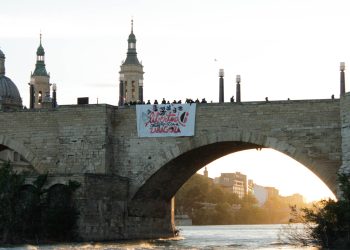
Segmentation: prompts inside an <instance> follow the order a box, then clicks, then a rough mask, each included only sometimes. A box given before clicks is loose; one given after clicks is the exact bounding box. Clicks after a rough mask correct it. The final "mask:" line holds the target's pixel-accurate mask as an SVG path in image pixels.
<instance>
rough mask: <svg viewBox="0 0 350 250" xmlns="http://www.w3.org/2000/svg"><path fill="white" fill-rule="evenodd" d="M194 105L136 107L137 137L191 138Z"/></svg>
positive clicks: (194, 116)
mask: <svg viewBox="0 0 350 250" xmlns="http://www.w3.org/2000/svg"><path fill="white" fill-rule="evenodd" d="M195 118H196V104H195V103H192V104H187V103H186V104H154V105H136V119H137V133H138V136H139V137H168V136H193V135H194V124H195Z"/></svg>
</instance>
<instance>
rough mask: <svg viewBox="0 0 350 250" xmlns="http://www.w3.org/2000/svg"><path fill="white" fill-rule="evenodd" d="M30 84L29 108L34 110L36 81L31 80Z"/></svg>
mask: <svg viewBox="0 0 350 250" xmlns="http://www.w3.org/2000/svg"><path fill="white" fill-rule="evenodd" d="M28 84H29V108H30V109H33V108H34V80H33V79H30V83H28Z"/></svg>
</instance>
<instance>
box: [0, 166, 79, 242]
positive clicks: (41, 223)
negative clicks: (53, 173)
mask: <svg viewBox="0 0 350 250" xmlns="http://www.w3.org/2000/svg"><path fill="white" fill-rule="evenodd" d="M25 178H26V175H25V174H23V173H17V172H15V171H14V170H13V169H12V167H11V164H10V163H6V164H4V165H3V166H2V167H0V241H1V242H2V243H24V242H35V243H38V242H40V241H47V240H53V241H63V240H71V239H72V237H74V236H76V235H75V227H76V223H77V219H78V215H79V213H78V210H77V209H76V207H75V206H74V203H73V199H72V196H73V192H74V191H75V190H76V189H77V188H78V187H79V186H80V184H79V183H77V182H73V181H69V184H68V185H60V186H61V187H62V189H59V190H56V191H57V192H54V193H52V194H50V192H49V191H50V190H47V189H45V188H44V187H45V185H46V182H47V174H45V175H39V176H37V178H36V179H35V181H34V182H33V183H32V184H25Z"/></svg>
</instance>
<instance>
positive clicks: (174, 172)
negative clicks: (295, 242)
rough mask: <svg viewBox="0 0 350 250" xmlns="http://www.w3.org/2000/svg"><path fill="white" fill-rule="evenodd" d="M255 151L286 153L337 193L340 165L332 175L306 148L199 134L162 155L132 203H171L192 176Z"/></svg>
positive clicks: (256, 137) (252, 136)
mask: <svg viewBox="0 0 350 250" xmlns="http://www.w3.org/2000/svg"><path fill="white" fill-rule="evenodd" d="M226 132H227V131H226ZM254 148H272V149H275V150H276V151H279V152H281V153H284V154H285V155H287V156H289V157H291V158H293V159H294V160H296V161H298V162H300V163H301V164H302V165H304V166H305V167H307V168H308V169H310V170H311V171H312V172H313V173H315V174H316V175H317V176H318V177H319V178H320V179H321V180H322V181H323V182H324V183H325V184H326V185H327V186H328V187H329V188H330V189H331V191H332V192H333V193H336V190H337V181H336V178H337V172H338V169H339V167H340V164H339V167H338V168H334V169H332V173H331V174H329V168H328V167H329V166H328V165H327V159H326V160H325V159H320V160H315V159H312V158H311V157H309V156H308V153H307V150H305V148H303V147H300V146H299V147H298V146H296V145H293V144H292V143H290V142H287V141H283V140H281V139H278V138H275V137H270V136H268V135H262V134H258V133H254V132H251V131H244V130H240V131H236V132H234V133H224V132H223V133H216V134H200V135H197V136H196V137H193V138H191V139H190V140H184V141H183V142H181V143H179V144H177V145H176V146H175V147H168V148H165V149H164V150H163V152H161V153H160V154H162V155H165V156H166V159H165V160H164V164H163V165H162V166H161V167H160V168H158V169H156V170H155V171H154V172H149V173H147V174H146V175H145V178H144V179H143V180H142V181H141V182H139V183H138V184H137V185H136V186H138V187H139V188H138V189H137V190H136V192H135V193H134V195H133V198H132V201H147V200H165V201H169V200H170V199H171V198H172V197H173V196H174V195H175V193H176V192H177V190H178V189H179V188H180V187H181V186H182V185H183V184H184V183H185V182H186V181H187V180H188V179H189V178H190V177H191V176H192V175H193V174H195V173H196V172H197V171H198V170H199V169H201V168H202V167H204V166H205V165H207V164H208V163H210V162H212V161H214V160H216V159H218V158H220V157H223V156H225V155H228V154H231V153H235V152H239V151H242V150H247V149H254ZM326 170H327V171H326Z"/></svg>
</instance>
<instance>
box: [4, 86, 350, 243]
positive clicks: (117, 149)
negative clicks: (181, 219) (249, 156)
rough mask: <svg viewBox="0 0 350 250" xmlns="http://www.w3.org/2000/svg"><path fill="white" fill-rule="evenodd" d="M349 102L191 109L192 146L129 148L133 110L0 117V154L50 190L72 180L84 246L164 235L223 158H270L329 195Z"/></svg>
mask: <svg viewBox="0 0 350 250" xmlns="http://www.w3.org/2000/svg"><path fill="white" fill-rule="evenodd" d="M349 137H350V93H349V94H346V95H345V96H344V97H343V98H341V99H334V100H298V101H270V102H243V103H220V104H218V103H216V104H197V111H196V124H195V136H193V137H176V138H139V137H138V136H137V130H136V112H135V106H130V107H114V106H109V105H74V106H73V105H72V106H60V107H59V108H57V109H48V110H44V109H41V110H23V111H18V112H0V151H1V150H5V149H11V150H13V151H15V152H17V153H18V154H20V155H21V156H22V158H23V159H25V160H26V161H27V162H28V164H29V165H30V169H31V171H32V173H33V175H35V174H38V173H46V172H48V173H49V176H50V185H54V184H57V183H65V182H67V181H68V180H70V179H71V180H72V179H74V180H77V181H79V182H80V183H81V184H82V186H81V188H80V189H79V191H78V193H77V194H76V202H77V204H78V206H79V208H80V211H81V216H80V221H79V233H80V235H81V236H82V238H83V239H85V240H114V239H130V238H154V237H166V236H172V235H173V234H174V218H173V212H174V211H173V203H172V197H173V196H174V195H175V193H176V192H177V190H178V189H179V188H180V187H181V186H182V185H183V184H184V183H185V182H186V181H187V180H188V179H189V178H190V177H191V176H192V175H193V174H194V173H196V171H197V170H199V169H200V168H202V167H203V166H205V165H206V164H208V163H209V162H211V161H213V160H215V159H218V158H220V157H222V156H224V155H227V154H230V153H234V152H238V151H241V150H246V149H254V148H260V147H266V148H272V149H275V150H277V151H279V152H282V153H284V154H286V155H288V156H289V157H291V158H293V159H295V160H297V161H299V162H300V163H302V164H303V165H304V166H305V167H307V168H309V169H310V170H311V171H313V172H314V173H315V174H316V175H317V176H318V177H320V178H321V179H322V180H323V181H324V183H326V185H327V186H328V187H329V188H330V189H331V190H332V191H333V192H334V193H337V173H338V172H349V171H348V170H349V169H350V163H349V161H350V144H349V142H350V140H349V139H350V138H349Z"/></svg>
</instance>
